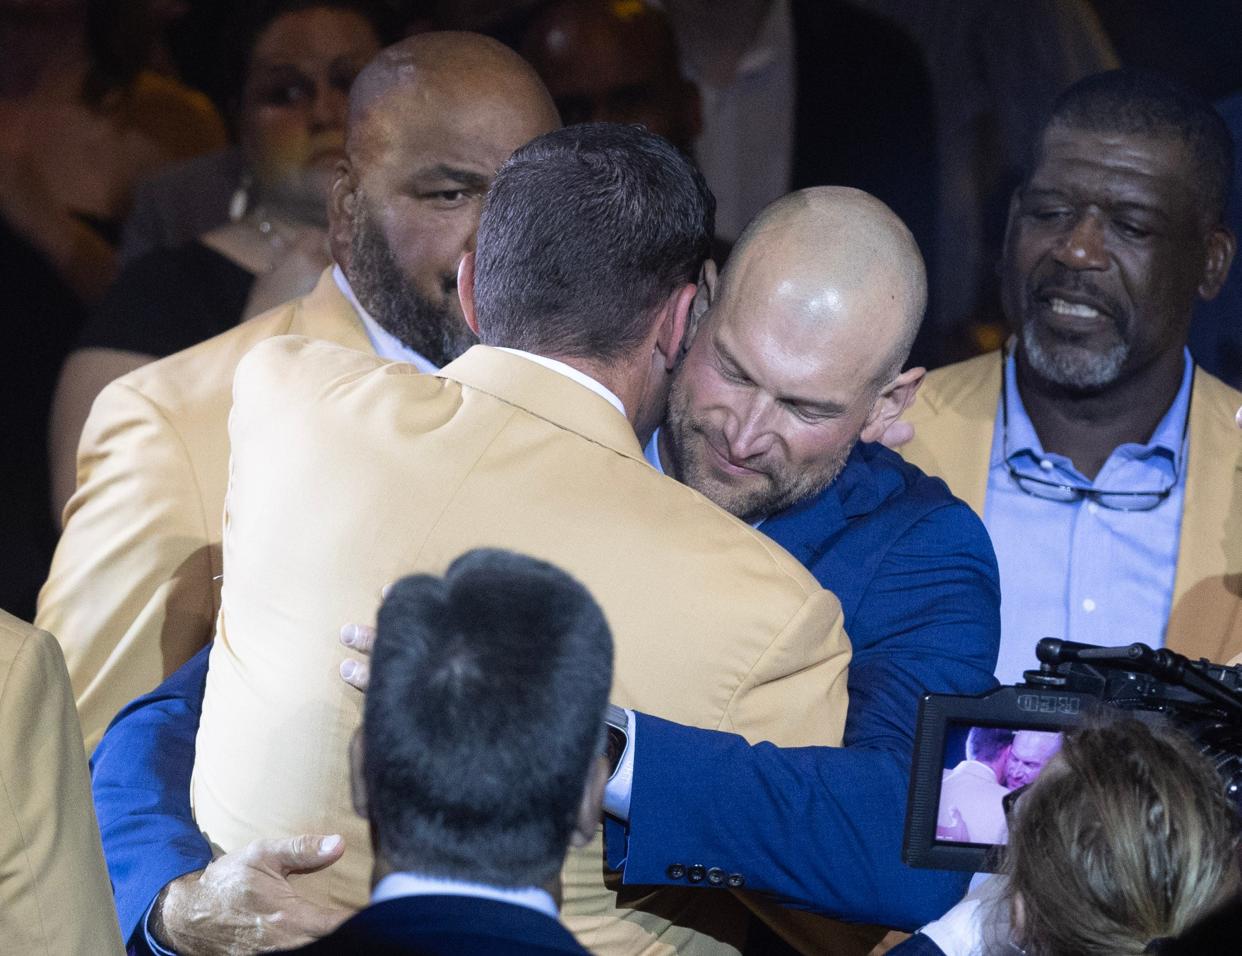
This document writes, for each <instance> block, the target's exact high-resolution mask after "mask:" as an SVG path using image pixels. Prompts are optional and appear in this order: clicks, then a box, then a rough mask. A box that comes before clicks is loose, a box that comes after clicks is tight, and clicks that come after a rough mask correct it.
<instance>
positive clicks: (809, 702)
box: [192, 124, 849, 953]
mask: <svg viewBox="0 0 1242 956" xmlns="http://www.w3.org/2000/svg"><path fill="white" fill-rule="evenodd" d="M711 206H712V202H711V196H710V193H708V191H707V189H706V185H705V184H704V183H703V180H702V177H701V176H700V175H699V174H698V172H697V171H696V170H694V169H693V167H692V166H691V165H690V164H689V162H688V161H687V160H685V159H684V157H682V156H681V154H680V153H678V152H677V151H676V150H675V149H674V148H673V147H672V146H670V145H669V144H668V143H667V142H665V141H664V140H662V139H660V138H658V137H656V136H654V135H652V134H650V133H647V132H646V131H645V130H642V129H640V128H635V127H627V126H620V125H614V124H600V125H587V126H580V127H571V128H569V129H566V130H563V131H560V132H556V133H549V134H547V135H545V136H543V137H540V138H538V139H536V140H534V141H533V142H532V143H530V144H528V145H527V146H525V147H523V148H522V149H520V150H518V151H517V153H515V154H514V156H513V157H512V158H511V159H510V160H509V161H508V163H506V165H505V166H504V167H503V168H502V169H501V171H500V173H499V174H498V175H497V178H496V180H495V182H494V183H493V185H492V188H491V190H490V191H489V194H488V199H487V202H486V206H485V209H484V212H483V216H482V219H481V221H480V225H479V234H478V251H477V260H476V258H475V256H474V255H468V256H467V257H466V258H465V259H464V260H463V264H462V267H461V271H460V273H459V275H460V282H459V285H460V289H461V294H462V300H463V311H464V313H465V316H466V319H467V321H468V322H469V323H470V324H471V326H472V328H475V329H476V331H478V333H479V335H480V338H481V340H482V341H483V342H484V343H485V344H484V345H480V346H476V347H475V348H474V349H472V350H471V351H469V352H467V353H466V355H464V356H463V357H462V358H460V359H458V360H457V361H455V362H453V363H452V364H450V365H449V366H448V367H447V368H445V369H444V371H443V372H441V373H440V374H439V375H438V376H426V375H418V374H416V373H414V372H413V371H412V370H411V369H410V367H409V366H407V365H396V364H385V363H383V362H381V361H379V360H377V359H375V358H372V357H370V356H366V355H362V354H359V353H357V352H350V351H346V350H342V349H340V348H338V347H335V346H331V345H328V344H326V343H321V342H309V341H307V340H304V339H296V338H295V339H289V338H280V339H272V340H269V341H267V342H264V343H262V344H260V345H258V346H257V347H256V348H255V349H253V350H252V351H251V352H250V354H249V355H247V356H246V357H245V358H244V359H243V360H242V362H241V363H240V365H239V366H238V372H237V376H236V379H235V383H234V406H233V411H232V414H231V418H230V424H229V434H230V441H231V447H232V463H231V475H230V482H229V492H228V498H227V504H226V516H225V535H224V573H225V587H224V597H223V607H222V610H221V614H220V623H219V626H218V630H217V636H216V642H215V644H214V646H213V649H212V654H211V666H210V668H209V671H208V677H207V688H206V694H205V697H204V704H203V713H202V720H201V723H200V726H199V734H198V741H197V758H196V763H195V767H194V781H193V786H192V797H193V802H194V811H195V817H196V819H197V821H198V823H199V825H200V826H201V827H202V829H203V831H204V833H205V834H206V835H207V836H208V838H209V839H210V840H211V841H212V842H213V843H214V844H215V845H218V846H219V847H220V848H221V849H223V850H225V851H232V850H237V849H240V848H242V847H244V846H246V845H247V844H248V843H249V842H250V841H252V840H254V839H256V838H259V837H262V836H265V835H269V834H295V833H325V832H341V833H343V834H344V837H345V843H346V845H347V846H348V847H349V849H348V850H347V851H346V853H345V856H344V857H343V858H342V859H341V861H340V862H339V863H337V864H335V865H334V866H332V867H331V868H329V869H328V870H325V871H322V872H320V873H316V874H310V875H308V876H306V877H305V878H303V879H302V880H301V881H300V882H299V891H300V892H302V893H304V894H305V895H307V896H308V897H310V898H312V899H317V900H320V901H327V902H332V903H336V904H339V905H343V906H350V907H358V906H360V905H362V904H363V903H365V901H366V895H365V894H366V887H367V873H368V871H369V868H370V865H371V861H370V859H369V854H368V852H367V840H366V834H365V829H364V826H363V824H362V821H361V820H360V819H359V818H357V817H356V816H354V815H353V814H352V813H351V811H350V801H349V795H348V792H347V779H348V775H347V774H346V773H345V760H346V757H345V754H346V749H347V743H348V740H349V738H350V736H351V734H352V733H353V731H354V730H355V729H356V727H357V724H358V719H359V701H358V700H357V699H355V698H353V697H351V696H350V695H349V688H347V687H346V686H344V685H343V684H342V683H341V681H340V679H339V677H338V676H337V673H336V667H335V666H334V665H335V664H336V662H337V661H338V660H339V655H340V647H339V643H338V640H337V633H338V630H339V627H340V622H342V621H352V620H359V619H361V620H370V619H372V618H373V616H374V613H375V608H376V606H377V603H378V597H379V591H380V588H381V586H382V585H383V584H384V582H385V581H387V580H390V579H393V578H395V577H397V576H400V575H402V574H406V573H411V572H429V573H439V572H442V571H443V569H444V568H445V567H447V566H448V565H449V564H450V563H451V562H452V561H453V560H454V559H455V558H456V557H458V556H459V555H460V554H461V553H462V552H463V551H466V550H470V549H472V548H476V547H501V548H509V549H514V550H519V549H520V550H521V551H523V552H525V553H528V554H531V555H533V556H535V557H538V558H540V559H543V560H548V561H556V562H558V564H559V565H560V566H562V567H564V568H566V569H568V570H570V571H571V572H572V573H573V575H574V576H575V577H576V578H578V579H579V580H580V581H581V582H582V583H583V584H584V585H586V586H587V587H588V588H589V589H590V590H591V592H592V593H593V594H594V595H595V597H596V598H597V600H598V601H599V602H600V605H601V607H603V609H604V612H605V614H606V616H607V617H608V620H609V625H610V627H611V629H612V631H613V635H614V640H615V647H616V670H615V679H614V684H613V694H612V699H613V700H614V701H616V702H617V703H619V704H621V705H623V706H629V707H637V708H641V709H643V710H645V711H648V712H654V713H657V714H660V715H662V716H665V717H668V718H670V719H672V720H676V721H679V722H682V723H687V724H693V725H696V726H700V727H711V728H719V729H727V730H731V731H734V732H737V733H740V734H742V735H744V736H746V737H747V738H749V739H750V740H752V741H756V742H757V741H760V740H768V741H771V742H773V743H776V744H778V745H784V746H803V745H810V744H829V745H837V744H839V743H840V737H841V732H842V728H843V724H844V717H845V705H846V693H845V667H846V663H847V661H848V658H849V645H848V642H847V641H846V639H845V636H844V633H843V631H842V627H841V613H840V605H839V604H838V603H837V601H836V599H835V597H833V596H832V595H831V594H830V593H829V592H827V591H824V590H823V589H821V588H820V587H819V585H818V584H817V583H816V581H815V579H814V578H813V577H812V576H811V574H810V573H809V572H808V571H806V569H805V568H803V567H802V565H801V564H799V563H798V562H797V561H796V560H795V559H794V558H793V557H792V556H790V555H789V554H787V553H786V552H784V551H782V550H781V549H780V548H779V547H778V546H776V545H774V544H773V543H772V542H771V541H770V540H769V539H767V538H766V537H765V536H764V535H762V534H761V533H759V532H758V531H756V530H755V529H753V528H751V527H749V526H747V525H746V524H744V523H742V522H740V521H738V520H737V519H736V518H734V517H733V516H731V515H729V514H727V513H726V512H724V511H722V510H721V509H719V508H717V507H716V506H715V505H713V504H712V503H711V502H710V501H708V500H707V499H706V498H704V497H703V496H701V495H700V494H698V493H697V492H695V491H693V490H691V489H689V488H687V487H685V486H683V485H680V484H679V483H677V482H675V481H674V480H673V479H671V478H667V477H665V476H663V475H661V474H659V473H657V472H656V471H655V470H654V469H652V468H651V467H650V466H649V465H648V464H647V462H646V460H645V458H644V457H643V451H642V447H643V444H644V443H645V442H646V440H647V439H649V438H650V436H651V434H652V432H653V431H654V429H655V427H656V425H657V423H658V422H659V421H660V420H661V418H662V417H663V414H664V409H665V403H666V400H667V391H668V387H669V384H670V382H671V377H672V371H673V369H674V367H675V366H676V364H677V361H678V358H679V355H680V352H681V348H682V345H683V342H684V341H685V334H686V331H687V323H689V322H690V321H691V314H692V302H694V301H695V299H696V294H697V293H698V280H699V278H700V270H701V269H702V270H704V271H705V272H706V273H707V274H708V278H707V279H706V281H707V282H709V283H710V282H711V281H712V277H711V276H710V273H711V269H712V267H711V266H710V265H705V264H704V262H705V260H706V259H707V256H708V250H709V246H710V240H711V236H712V213H711ZM476 261H477V271H476V269H475V263H476ZM584 264H589V266H587V265H584ZM699 301H700V302H701V301H703V299H702V297H701V296H700V297H699ZM513 666H514V667H515V668H521V667H522V666H523V662H522V661H521V660H520V659H515V660H514V661H513ZM460 719H462V720H469V719H470V715H469V714H463V715H461V717H460ZM513 719H514V720H516V721H521V720H522V719H523V717H522V715H521V713H520V712H519V713H515V714H514V715H513ZM467 759H468V758H467ZM418 785H428V786H434V785H435V784H434V781H423V782H422V783H420V784H418ZM462 825H463V826H468V825H469V823H468V821H463V822H462ZM603 870H604V863H603V852H602V841H601V840H598V839H597V840H596V842H595V843H594V844H593V846H591V847H589V848H587V849H586V850H581V851H576V852H574V853H572V854H571V857H570V861H569V863H568V864H567V868H566V875H565V920H566V923H567V924H568V925H569V927H570V928H571V929H572V930H573V931H574V932H575V934H576V935H577V936H578V938H579V940H580V941H581V942H582V943H583V944H584V945H585V946H587V947H588V948H590V949H592V950H595V951H602V952H610V953H623V952H626V953H638V952H656V953H671V952H729V951H731V950H730V949H729V948H728V947H729V946H730V945H732V946H733V947H735V948H736V949H740V948H741V946H742V943H743V941H744V936H743V934H744V930H745V921H744V918H743V917H744V913H743V912H742V911H741V910H738V909H736V908H734V907H730V906H729V905H728V899H727V898H724V899H720V898H717V897H715V896H713V895H712V894H704V893H700V892H696V891H695V890H694V889H684V888H667V889H662V890H659V891H657V892H655V893H652V894H649V895H648V894H641V893H640V894H634V893H632V892H631V891H623V892H618V889H617V888H614V887H611V886H608V885H606V884H605V881H604V876H603Z"/></svg>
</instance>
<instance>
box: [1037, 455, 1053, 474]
mask: <svg viewBox="0 0 1242 956" xmlns="http://www.w3.org/2000/svg"><path fill="white" fill-rule="evenodd" d="M1039 467H1040V468H1042V469H1043V470H1044V471H1052V462H1050V461H1049V460H1048V459H1047V458H1041V459H1040V461H1039Z"/></svg>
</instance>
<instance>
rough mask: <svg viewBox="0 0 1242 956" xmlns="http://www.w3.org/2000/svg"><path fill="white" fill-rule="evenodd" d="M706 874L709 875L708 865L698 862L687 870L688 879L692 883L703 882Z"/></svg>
mask: <svg viewBox="0 0 1242 956" xmlns="http://www.w3.org/2000/svg"><path fill="white" fill-rule="evenodd" d="M705 876H707V867H705V866H701V865H700V864H698V863H696V864H694V866H692V867H690V868H689V869H687V870H686V879H687V880H689V881H690V882H691V883H702V882H703V878H704V877H705Z"/></svg>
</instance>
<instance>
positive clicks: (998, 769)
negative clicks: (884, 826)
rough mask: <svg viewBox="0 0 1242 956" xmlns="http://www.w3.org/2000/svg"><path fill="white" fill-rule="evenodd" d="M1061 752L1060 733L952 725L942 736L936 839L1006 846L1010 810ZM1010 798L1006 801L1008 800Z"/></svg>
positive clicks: (960, 724)
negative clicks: (1014, 801) (942, 750)
mask: <svg viewBox="0 0 1242 956" xmlns="http://www.w3.org/2000/svg"><path fill="white" fill-rule="evenodd" d="M1060 749H1061V733H1060V732H1059V731H1056V730H1030V729H1027V728H1025V727H989V726H987V725H983V724H976V725H974V726H970V725H968V724H962V723H956V722H955V723H952V724H950V725H949V727H948V730H947V732H946V734H945V746H944V756H943V759H942V764H943V769H942V772H941V773H942V775H941V778H940V800H939V802H938V804H937V807H936V839H937V840H938V841H940V842H945V843H973V844H981V845H984V846H991V845H996V844H1004V843H1008V842H1009V823H1008V818H1009V808H1010V806H1011V804H1012V802H1013V799H1014V797H1016V796H1018V794H1019V791H1021V789H1022V788H1023V787H1026V786H1029V785H1030V784H1032V783H1034V782H1035V781H1036V779H1038V777H1039V775H1040V773H1041V772H1042V771H1043V769H1044V766H1045V765H1046V764H1047V763H1048V761H1049V760H1051V759H1052V758H1053V756H1054V755H1055V754H1056V752H1057V751H1058V750H1060ZM1011 794H1012V795H1013V797H1011V796H1010V795H1011Z"/></svg>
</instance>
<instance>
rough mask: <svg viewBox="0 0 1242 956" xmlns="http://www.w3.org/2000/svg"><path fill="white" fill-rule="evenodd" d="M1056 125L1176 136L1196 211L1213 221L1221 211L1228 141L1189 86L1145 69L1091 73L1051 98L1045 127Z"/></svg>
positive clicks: (1228, 173)
mask: <svg viewBox="0 0 1242 956" xmlns="http://www.w3.org/2000/svg"><path fill="white" fill-rule="evenodd" d="M1057 124H1059V125H1063V126H1068V127H1072V128H1075V129H1084V130H1092V131H1095V132H1103V133H1121V134H1125V135H1143V136H1152V137H1168V136H1173V137H1176V138H1178V139H1180V140H1181V141H1182V142H1183V143H1185V144H1186V147H1187V150H1188V151H1189V153H1190V155H1191V157H1192V158H1193V160H1194V163H1195V165H1196V167H1197V168H1196V169H1195V170H1194V171H1193V172H1191V171H1189V170H1188V171H1187V178H1188V180H1189V181H1191V182H1192V183H1193V184H1194V189H1195V190H1196V192H1197V194H1198V197H1199V202H1200V205H1201V208H1202V211H1203V212H1204V214H1205V215H1207V216H1208V217H1209V218H1211V219H1212V220H1213V221H1219V220H1220V217H1221V216H1222V215H1223V213H1224V209H1225V201H1226V199H1227V198H1228V195H1229V185H1230V181H1231V180H1232V178H1233V140H1232V138H1231V137H1230V135H1229V128H1228V127H1227V126H1226V125H1225V121H1224V120H1223V119H1221V116H1220V114H1219V113H1217V112H1216V110H1214V109H1213V108H1212V104H1211V103H1209V102H1208V101H1207V100H1205V99H1204V98H1203V97H1201V96H1199V94H1197V93H1195V92H1194V91H1193V90H1191V89H1190V88H1189V87H1186V86H1183V85H1182V84H1181V83H1178V82H1177V81H1176V80H1173V79H1171V78H1169V77H1167V76H1164V75H1162V74H1160V73H1153V72H1151V71H1148V70H1138V69H1122V70H1109V71H1108V72H1106V73H1096V74H1095V75H1093V76H1088V77H1086V78H1085V79H1082V80H1079V81H1078V82H1077V83H1075V84H1074V85H1073V86H1071V87H1069V88H1068V89H1067V90H1065V91H1064V92H1063V93H1062V94H1061V95H1060V96H1059V97H1057V99H1056V102H1054V103H1053V104H1052V114H1051V116H1050V117H1049V120H1048V123H1047V124H1046V126H1045V128H1047V127H1048V126H1052V125H1057ZM1037 148H1038V147H1037Z"/></svg>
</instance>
